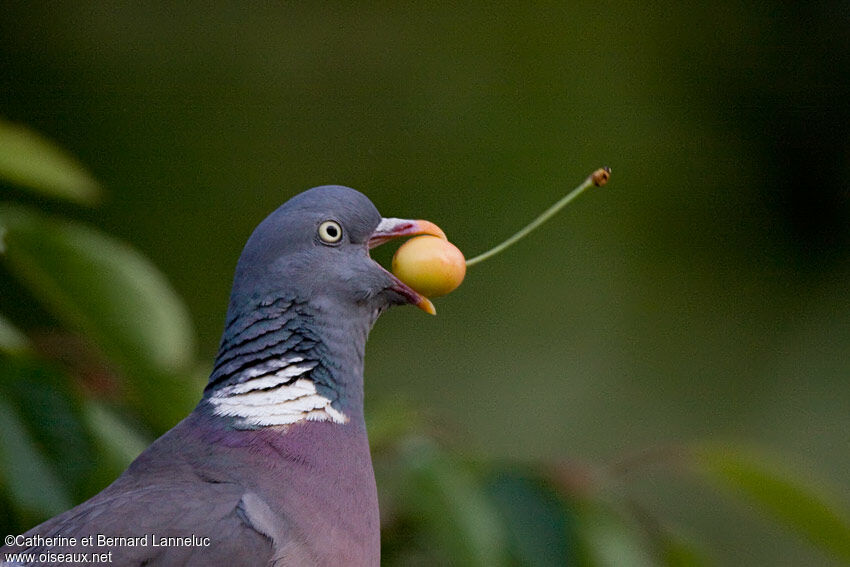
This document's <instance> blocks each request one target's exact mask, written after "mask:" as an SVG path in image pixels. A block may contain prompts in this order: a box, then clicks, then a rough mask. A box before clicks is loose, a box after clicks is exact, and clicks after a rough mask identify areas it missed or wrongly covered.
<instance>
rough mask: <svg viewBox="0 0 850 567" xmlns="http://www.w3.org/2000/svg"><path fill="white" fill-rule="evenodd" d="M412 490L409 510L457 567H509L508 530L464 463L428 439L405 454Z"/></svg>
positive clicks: (417, 440)
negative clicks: (506, 566)
mask: <svg viewBox="0 0 850 567" xmlns="http://www.w3.org/2000/svg"><path fill="white" fill-rule="evenodd" d="M402 458H403V460H404V462H405V465H406V468H407V473H408V475H409V476H408V479H409V485H408V486H407V487H406V490H405V494H406V498H407V501H406V504H407V506H409V507H411V509H412V512H413V514H412V515H413V516H414V517H416V518H418V519H420V520H421V521H423V522H425V523H426V524H427V529H429V530H430V531H431V532H432V534H433V535H434V537H435V539H436V540H437V541H438V542H439V548H440V549H441V550H442V551H443V552H444V553H447V554H448V555H449V556H450V559H451V564H453V565H470V566H478V565H480V566H484V567H494V566H498V565H505V564H506V561H507V557H508V556H507V544H506V534H505V530H504V527H503V526H502V524H501V521H500V518H499V515H498V512H497V511H496V509H495V507H494V505H493V503H492V502H491V501H490V500H489V499H488V498H487V495H486V493H485V491H484V489H483V487H482V486H481V485H480V484H479V483H478V482H477V481H476V479H475V477H474V475H473V474H472V473H471V471H469V470H468V469H467V468H466V467H464V466H463V464H462V463H460V462H458V461H456V460H455V459H453V458H452V457H451V456H450V455H449V454H447V453H446V452H444V451H443V450H441V449H440V448H439V447H438V446H437V445H436V443H434V442H433V441H431V440H430V439H427V438H424V437H413V438H409V439H408V440H406V442H405V444H404V446H403V448H402Z"/></svg>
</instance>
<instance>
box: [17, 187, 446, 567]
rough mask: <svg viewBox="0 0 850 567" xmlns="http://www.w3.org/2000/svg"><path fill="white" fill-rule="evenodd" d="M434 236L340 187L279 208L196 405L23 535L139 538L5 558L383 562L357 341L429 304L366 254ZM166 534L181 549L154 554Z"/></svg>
mask: <svg viewBox="0 0 850 567" xmlns="http://www.w3.org/2000/svg"><path fill="white" fill-rule="evenodd" d="M327 223H330V224H327ZM435 230H438V229H436V227H434V225H430V223H424V222H423V221H402V220H399V219H387V220H382V219H381V216H380V215H379V214H378V211H377V210H376V209H375V207H374V205H372V203H371V202H370V201H369V200H368V199H367V198H366V197H365V196H363V195H362V194H360V193H358V192H357V191H354V190H353V189H349V188H345V187H337V186H326V187H318V188H314V189H311V190H310V191H306V192H304V193H302V194H300V195H298V196H296V197H294V198H293V199H291V200H290V201H288V202H287V203H286V204H284V205H283V206H281V207H280V208H279V209H278V210H277V211H275V212H274V213H272V214H271V215H270V216H269V217H268V218H266V219H265V220H264V221H263V222H262V223H261V224H260V225H259V226H258V227H257V229H256V230H255V231H254V233H253V234H252V236H251V238H250V239H249V240H248V243H247V244H246V246H245V249H244V251H243V253H242V255H241V257H240V260H239V263H238V265H237V269H236V275H235V278H234V284H233V291H232V293H231V298H230V305H229V308H228V315H227V319H226V323H225V329H224V333H223V336H222V341H221V347H220V349H219V354H218V356H217V359H216V363H215V366H214V370H213V372H212V375H211V376H210V381H209V384H208V386H207V388H206V390H205V392H204V395H203V397H202V399H201V401H200V403H199V404H198V406H197V407H196V408H195V410H194V411H193V412H192V413H191V414H190V415H189V416H188V417H187V418H186V419H184V420H183V421H181V422H180V423H179V424H178V425H177V426H175V427H174V428H173V429H172V430H171V431H169V432H168V433H166V434H165V435H164V436H162V437H161V438H160V439H158V440H157V441H156V442H154V443H153V444H152V445H151V446H150V447H149V448H148V449H147V450H145V451H144V452H143V453H142V454H141V455H140V456H139V457H138V458H137V459H136V460H135V461H134V462H133V463H132V464H131V465H130V467H129V468H128V469H127V470H126V471H125V472H124V473H123V474H122V475H121V476H120V477H119V478H118V479H117V480H116V481H115V482H114V483H113V484H111V485H110V486H109V487H107V488H106V489H105V490H103V491H102V492H101V493H99V494H97V495H95V496H94V497H93V498H91V499H90V500H88V501H86V502H84V503H82V504H80V505H79V506H77V507H75V508H73V509H71V510H68V511H67V512H65V513H63V514H60V515H59V516H56V517H55V518H52V519H51V520H48V521H47V522H45V523H43V524H41V525H39V526H36V527H35V528H33V529H32V530H30V531H29V532H27V534H26V535H27V536H29V535H40V536H44V537H51V536H64V537H66V538H70V537H74V538H76V539H77V541H78V542H79V541H80V540H82V539H83V538H87V537H92V538H93V540H94V541H93V543H95V544H96V543H97V542H98V540H97V538H98V537H106V538H120V537H124V538H139V539H128V540H113V541H110V542H108V543H110V545H105V546H103V547H100V548H99V547H97V546H96V545H94V546H90V547H83V546H82V545H80V544H79V543H78V545H75V546H71V545H65V546H62V545H60V546H53V547H50V548H48V547H46V546H43V545H42V546H39V545H35V546H32V547H30V548H28V549H20V548H14V547H11V548H10V547H3V548H2V553H10V552H15V551H20V552H26V553H32V554H35V555H36V556H38V554H40V553H46V552H50V553H53V554H65V553H89V554H94V553H111V556H110V559H111V563H112V564H115V565H128V566H130V565H187V566H189V565H199V566H200V565H204V566H210V565H228V566H231V565H275V566H283V565H287V566H289V565H298V566H307V565H355V566H359V565H368V566H372V565H378V564H379V558H380V535H379V519H378V502H377V492H376V488H375V481H374V474H373V472H372V465H371V460H370V455H369V445H368V440H367V436H366V428H365V422H364V419H363V356H364V349H365V342H366V337H367V335H368V333H369V330H370V329H371V326H372V325H373V323H374V322H375V320H376V319H377V317H378V316H379V315H380V313H381V312H382V311H383V310H384V309H386V308H387V307H388V306H390V305H393V304H402V303H414V304H417V305H420V306H423V305H425V304H427V305H430V304H429V303H427V300H425V299H424V298H422V297H421V296H419V295H418V294H417V293H416V292H414V291H413V290H411V289H410V288H409V287H407V286H405V285H404V284H403V283H402V282H400V281H399V280H398V279H396V278H395V277H394V276H392V275H391V274H389V273H388V272H387V271H386V270H384V269H383V268H381V267H380V266H378V264H376V263H375V262H374V261H372V260H371V259H370V258H369V255H368V248H369V247H371V246H373V245H376V244H378V243H380V242H383V241H385V240H387V239H388V238H391V237H395V236H400V235H406V234H415V233H419V232H431V233H436V232H434V231H435ZM339 231H341V234H340V233H339ZM337 237H338V239H337V240H334V238H337ZM141 538H146V539H141ZM162 538H190V539H189V540H185V541H186V542H188V543H189V545H182V544H180V543H181V542H183V541H184V540H179V539H178V540H170V542H171V543H173V544H172V545H167V546H162V545H154V544H155V543H156V542H157V541H161V540H162ZM166 541H167V542H168V541H169V540H166ZM134 542H135V543H137V545H130V544H131V543H134ZM118 543H120V544H122V545H118ZM141 543H144V545H141ZM77 559H78V558H77ZM89 562H90V563H89V564H94V563H93V562H92V559H91V558H89ZM39 564H41V565H43V564H51V565H64V564H69V565H70V564H73V565H81V564H86V563H85V562H80V561H74V562H73V563H71V562H65V561H61V560H57V561H53V562H51V561H47V562H40V563H39Z"/></svg>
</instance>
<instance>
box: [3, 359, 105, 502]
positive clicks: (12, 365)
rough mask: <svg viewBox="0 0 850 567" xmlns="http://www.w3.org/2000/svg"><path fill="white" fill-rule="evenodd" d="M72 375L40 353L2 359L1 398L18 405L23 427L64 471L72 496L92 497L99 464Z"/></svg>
mask: <svg viewBox="0 0 850 567" xmlns="http://www.w3.org/2000/svg"><path fill="white" fill-rule="evenodd" d="M69 386H70V381H69V377H68V376H67V375H65V374H64V373H63V372H62V371H61V370H59V369H58V368H56V367H54V366H53V365H51V364H48V363H46V362H45V361H42V360H39V359H37V358H34V357H1V358H0V397H2V399H3V400H4V401H5V402H6V403H8V404H9V405H10V406H12V407H13V408H14V411H15V412H16V414H17V415H18V416H19V418H20V420H21V424H22V426H23V427H24V428H25V429H26V430H27V431H28V432H29V435H30V436H31V437H32V440H33V442H34V443H35V444H36V445H37V446H38V447H39V450H40V452H41V453H42V454H43V455H44V457H45V458H46V459H47V460H48V461H49V464H50V465H51V466H52V468H53V469H54V470H61V471H62V482H63V484H64V486H65V487H66V488H67V489H68V490H69V496H70V497H71V498H72V499H80V498H83V497H86V496H88V495H89V486H88V485H87V483H88V479H89V477H90V476H91V474H92V472H93V471H94V470H96V469H98V468H99V463H97V461H96V459H95V453H94V447H93V445H92V442H91V441H92V440H91V437H90V436H89V434H88V432H87V431H86V429H85V428H84V427H83V424H82V419H83V414H82V408H81V405H80V402H79V398H78V396H77V395H76V392H75V391H73V390H72V389H71V388H70V387H69Z"/></svg>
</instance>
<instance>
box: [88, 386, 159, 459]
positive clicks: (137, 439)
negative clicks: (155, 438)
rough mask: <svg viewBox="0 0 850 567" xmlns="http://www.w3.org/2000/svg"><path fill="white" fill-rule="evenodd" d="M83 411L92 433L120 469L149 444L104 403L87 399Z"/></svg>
mask: <svg viewBox="0 0 850 567" xmlns="http://www.w3.org/2000/svg"><path fill="white" fill-rule="evenodd" d="M83 411H84V414H85V420H86V423H87V425H88V426H89V429H90V430H91V432H92V434H93V435H94V436H95V438H96V439H97V441H98V442H99V443H100V444H101V445H102V446H103V448H104V450H105V451H106V453H107V454H108V455H110V457H111V458H112V459H113V460H114V461H115V464H116V466H117V467H118V468H119V469H120V470H123V469H125V468H126V467H127V466H128V465H129V464H130V463H132V462H133V460H134V459H135V458H136V457H138V456H139V454H140V453H141V452H142V451H144V450H145V448H147V446H148V445H150V441H149V440H148V439H146V438H145V437H143V436H142V435H141V434H140V433H138V432H137V431H136V430H134V429H133V428H132V427H131V426H130V425H129V424H128V423H126V422H125V421H124V420H123V419H122V418H121V417H120V416H119V415H117V414H116V413H115V412H114V411H112V410H111V409H109V408H108V407H106V406H105V405H104V404H101V403H99V402H96V401H93V400H88V401H86V402H85V404H84V408H83Z"/></svg>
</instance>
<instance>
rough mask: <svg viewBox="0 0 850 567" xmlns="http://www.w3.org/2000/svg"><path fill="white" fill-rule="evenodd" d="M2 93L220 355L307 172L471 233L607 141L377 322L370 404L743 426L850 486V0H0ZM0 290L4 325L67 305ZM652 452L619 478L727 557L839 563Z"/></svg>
mask: <svg viewBox="0 0 850 567" xmlns="http://www.w3.org/2000/svg"><path fill="white" fill-rule="evenodd" d="M0 116H2V118H5V119H6V120H8V121H11V122H14V123H19V124H25V125H27V126H28V127H30V128H32V129H33V130H35V131H38V132H40V133H41V134H43V135H44V136H46V137H48V138H50V139H51V140H53V141H54V142H56V143H57V144H58V145H59V146H61V147H63V148H65V149H67V150H68V151H69V152H70V153H71V154H73V155H74V156H76V157H77V158H78V159H79V161H80V162H81V163H83V164H85V166H86V167H87V168H88V170H89V171H90V172H91V173H92V175H93V176H94V177H95V178H96V179H97V180H98V181H99V183H100V184H101V185H102V187H103V189H104V195H103V197H102V199H101V202H100V204H99V205H98V206H96V207H91V208H80V207H75V206H71V205H67V204H63V203H61V202H58V201H49V200H46V201H41V200H39V199H38V198H36V197H33V196H31V195H29V194H28V193H26V192H24V191H21V190H20V189H18V188H16V187H14V186H13V185H12V184H4V185H3V186H2V187H3V191H4V193H5V194H7V195H8V196H9V199H12V200H15V201H16V202H18V203H27V204H30V205H33V206H35V207H38V208H40V209H42V210H48V211H50V212H52V213H54V214H57V215H62V216H65V217H70V218H74V219H77V220H78V221H81V222H83V223H85V224H88V225H91V226H95V227H97V228H99V229H101V230H102V231H104V232H105V233H108V234H111V235H113V236H115V237H117V238H118V239H120V240H123V241H125V242H128V243H130V244H131V245H132V246H134V247H135V248H136V249H137V250H139V251H140V252H141V253H142V254H143V255H144V256H146V257H147V258H148V259H149V260H150V261H151V262H152V263H153V264H154V265H156V266H157V267H159V268H160V269H161V270H162V272H163V273H164V274H165V276H166V277H167V280H168V281H169V282H170V284H171V285H172V286H173V287H174V289H175V290H176V292H177V295H178V296H180V297H181V298H182V299H183V300H184V301H185V303H186V305H187V306H188V311H189V313H190V314H191V319H192V321H193V324H194V326H195V328H196V331H197V337H198V340H197V355H196V356H195V355H193V357H195V358H197V360H200V361H203V363H204V364H207V365H209V364H210V363H211V361H212V359H213V357H214V355H215V351H216V347H217V342H218V338H219V334H220V332H221V328H222V322H223V318H224V311H225V308H226V304H227V297H228V293H229V288H230V283H231V278H232V272H233V268H234V266H235V263H236V259H237V258H238V255H239V252H240V250H241V247H242V245H243V244H244V242H245V240H246V239H247V237H248V235H249V234H250V232H251V230H252V229H253V227H254V226H256V224H257V223H258V222H259V221H260V220H262V219H263V218H264V216H265V215H266V214H268V213H269V212H270V211H272V210H273V209H274V208H276V207H277V206H278V205H279V204H280V203H282V202H283V201H285V200H286V199H287V198H289V197H290V196H292V195H294V194H296V193H298V192H300V191H302V190H304V189H307V188H309V187H312V186H315V185H320V184H326V183H336V184H343V185H348V186H351V187H354V188H357V189H359V190H360V191H363V192H364V193H366V194H367V195H368V196H369V197H370V198H371V199H372V201H373V202H374V203H375V204H376V205H377V207H378V209H379V210H380V211H381V212H382V213H383V214H384V215H385V216H397V217H415V218H426V219H429V220H432V221H434V222H436V223H437V224H439V225H440V226H441V227H442V228H443V229H444V230H445V231H446V232H447V234H448V235H449V238H450V239H451V240H452V241H453V242H455V243H456V244H457V245H458V246H459V247H460V249H461V250H463V251H464V252H465V253H466V255H467V257H471V256H473V255H475V254H477V253H479V252H481V251H484V250H485V249H487V248H489V247H490V246H492V245H494V244H496V243H497V242H499V241H501V240H502V239H504V238H506V237H507V236H509V235H510V234H512V233H513V232H514V231H515V230H517V229H519V228H520V227H521V226H523V225H524V224H525V223H526V222H528V221H529V220H530V219H531V218H533V217H534V216H535V215H537V214H538V213H539V212H540V211H542V210H543V209H544V208H546V207H547V206H549V205H550V204H551V203H553V202H554V201H555V200H556V199H557V198H559V197H560V196H562V195H563V194H564V193H565V192H566V191H567V190H569V189H571V188H572V187H574V186H575V185H577V184H578V183H579V182H580V181H581V180H582V179H584V177H585V176H586V175H587V174H588V173H590V172H591V171H592V170H593V169H595V168H597V167H599V166H602V165H608V166H610V167H611V168H612V169H613V176H612V181H611V182H610V184H609V185H608V186H606V187H605V188H604V189H594V190H591V191H588V192H587V193H586V194H585V195H583V196H582V197H581V198H580V199H579V200H578V201H577V202H576V203H575V204H574V205H572V206H570V207H569V208H568V209H566V210H565V211H563V212H562V213H561V214H560V215H559V216H558V217H557V218H556V219H554V220H553V221H551V222H550V223H548V224H547V225H545V227H544V228H542V229H541V230H539V231H537V232H536V233H534V234H533V235H532V236H531V237H529V238H527V239H526V240H524V241H522V242H521V243H519V244H518V245H516V246H515V247H513V248H511V249H510V250H509V251H507V252H505V253H504V254H503V255H501V256H499V257H497V258H494V259H492V260H490V261H489V262H486V263H484V264H482V265H481V266H476V267H474V268H471V269H470V271H469V273H468V275H467V279H466V281H465V282H464V284H463V285H462V286H461V287H460V288H459V289H458V290H457V291H456V292H454V293H453V294H452V295H450V296H448V297H446V298H444V299H440V300H439V301H437V310H438V316H437V317H433V318H432V317H427V316H425V315H424V314H422V313H420V312H418V311H416V310H414V309H396V310H392V311H390V312H389V313H388V314H386V315H384V316H383V317H382V319H381V321H380V322H379V323H378V324H377V325H376V327H375V329H374V331H373V332H372V336H371V339H370V343H369V346H368V354H367V362H366V379H367V391H366V403H367V413H368V412H369V411H370V409H374V408H380V407H386V406H390V407H394V406H396V405H398V404H401V403H404V404H406V405H407V406H412V407H414V408H416V409H417V410H418V411H420V412H422V413H423V414H424V415H426V416H427V417H426V418H425V419H426V420H427V421H428V422H429V423H431V424H432V426H434V427H435V428H437V429H439V430H440V431H441V432H442V433H441V434H442V435H443V437H444V438H447V439H450V440H451V442H452V443H454V444H455V445H456V446H457V447H458V449H457V450H458V451H459V452H460V453H461V454H466V455H474V456H476V458H482V459H488V460H495V461H505V462H528V461H535V462H542V461H546V462H549V461H561V460H564V461H569V462H574V463H593V464H592V465H590V464H589V465H587V466H589V467H593V466H596V464H606V463H612V462H613V463H616V462H619V461H621V460H623V459H629V458H631V457H632V456H633V455H635V454H640V453H641V452H642V451H647V450H648V451H652V450H656V449H661V450H665V449H667V448H669V447H681V446H688V445H689V444H692V443H702V442H705V441H712V442H729V443H740V444H744V445H746V446H754V447H759V448H761V449H763V450H764V451H766V452H767V453H769V454H773V455H776V456H777V458H778V459H779V460H781V461H783V462H786V463H787V464H788V465H789V466H790V467H791V468H792V469H794V470H797V471H799V473H800V474H801V475H802V476H803V477H804V478H807V479H809V484H811V485H814V486H816V487H824V489H825V490H828V491H829V494H831V495H833V497H834V498H835V499H836V505H837V506H838V507H839V508H841V509H845V510H846V509H847V508H848V502H850V477H849V476H848V473H847V471H848V470H850V381H848V378H850V372H849V371H850V362H848V360H850V359H848V352H850V293H848V281H849V278H850V182H848V173H850V7H848V5H847V4H846V3H838V2H833V3H830V2H811V3H799V4H798V3H787V2H767V3H755V4H752V3H743V2H719V3H710V4H707V5H703V4H693V3H669V4H663V3H662V4H656V3H651V4H641V3H629V2H584V3H578V4H567V3H553V4H544V3H520V4H517V5H514V6H507V5H500V4H477V3H476V4H472V5H457V6H456V5H445V4H427V3H416V4H395V3H374V4H345V3H335V2H334V3H325V4H321V5H316V4H312V3H305V4H301V5H285V6H248V5H243V4H241V3H230V4H224V3H218V4H209V3H194V2H187V3H181V4H180V5H179V6H176V5H169V6H167V7H166V6H165V5H150V4H148V5H136V4H131V3H126V4H124V3H118V4H110V5H100V4H99V3H98V4H89V5H82V4H81V3H66V4H59V5H57V4H52V3H43V4H38V3H35V4H33V3H4V7H3V11H2V14H0ZM4 196H5V195H4ZM391 253H392V250H379V251H376V254H375V256H376V257H377V258H379V259H380V260H381V261H382V263H384V265H387V264H388V261H389V257H390V255H391ZM0 285H2V297H0V309H2V312H4V313H6V315H7V316H8V317H9V318H10V319H12V320H13V321H14V323H15V324H16V325H17V326H19V327H21V328H22V329H24V330H25V331H26V332H27V333H28V334H30V335H35V336H38V335H39V334H40V333H41V334H42V335H43V334H44V329H49V328H51V326H52V325H53V324H54V320H53V319H52V315H51V314H50V313H49V312H48V310H40V309H38V308H37V307H36V306H35V305H34V302H33V301H31V299H30V296H29V294H28V291H27V289H26V287H25V286H23V285H21V283H20V282H19V281H18V280H17V279H15V278H14V277H13V276H11V275H9V274H8V273H6V272H5V271H4V272H3V273H2V275H0ZM44 341H47V342H49V341H48V340H47V339H43V341H42V342H44ZM54 343H55V341H54ZM54 343H50V344H51V345H52V347H51V348H54V350H55V349H59V350H62V349H61V348H59V347H56V346H55V344H54ZM47 350H48V351H50V348H47ZM199 372H200V373H201V374H203V369H202V370H201V371H199ZM198 383H199V382H185V383H183V384H184V385H185V389H187V390H188V392H189V395H188V399H189V400H195V399H197V398H198V397H199V395H200V389H199V388H198V387H197V384H198ZM181 387H182V386H181ZM163 398H164V399H163V403H175V404H178V406H179V407H178V408H177V409H176V410H175V412H174V413H175V414H177V415H180V414H182V413H185V412H188V410H189V409H191V405H189V406H185V407H184V406H180V405H179V404H180V403H183V402H176V401H174V400H173V398H169V397H168V396H163ZM411 400H415V402H411ZM156 431H157V429H156V427H155V426H154V427H152V432H153V433H156ZM652 469H653V467H649V470H645V469H640V470H639V471H637V472H636V473H634V474H632V475H630V476H629V482H628V485H629V492H630V495H631V496H630V498H633V499H635V500H636V501H637V502H640V505H641V507H642V508H643V509H646V510H648V511H649V512H650V513H651V515H652V516H653V517H659V518H662V519H663V522H665V523H671V524H675V525H676V526H679V527H681V529H682V530H683V531H684V532H685V533H687V534H688V535H689V537H691V538H692V539H695V540H696V541H698V542H701V543H702V544H703V545H704V546H705V547H706V548H708V549H710V551H709V552H708V555H709V556H710V557H712V558H713V560H714V561H715V562H716V563H717V564H720V565H768V564H770V565H821V564H826V565H831V564H838V563H831V561H834V560H833V559H831V556H830V555H829V554H824V553H823V552H822V551H820V550H818V549H816V548H813V547H810V546H809V545H807V544H806V542H805V541H804V540H803V539H801V538H799V537H798V536H796V535H794V534H792V533H791V532H789V531H788V530H786V529H785V528H783V527H781V526H777V525H775V524H771V523H765V522H763V520H762V519H761V517H760V516H759V515H758V514H756V513H754V512H753V511H752V510H751V509H750V507H749V506H748V505H747V504H742V503H741V502H739V501H736V500H735V499H734V498H728V497H725V496H723V495H721V494H719V493H718V492H716V491H714V490H712V489H709V488H706V487H705V486H704V485H702V484H699V483H696V482H694V481H693V479H691V478H683V477H682V476H681V475H679V474H676V473H674V472H673V473H671V472H670V471H669V470H660V471H659V470H652ZM818 489H820V488H818ZM613 564H616V562H615V563H613Z"/></svg>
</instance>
